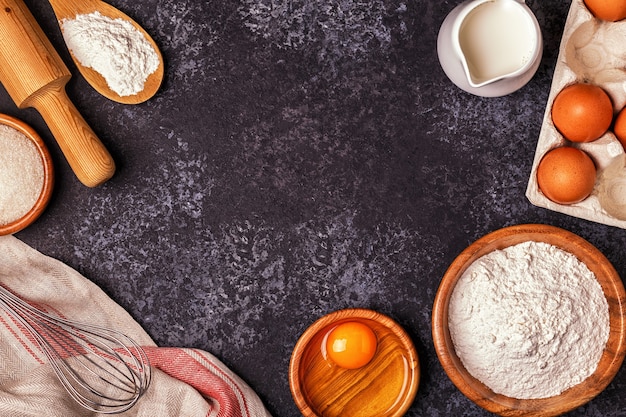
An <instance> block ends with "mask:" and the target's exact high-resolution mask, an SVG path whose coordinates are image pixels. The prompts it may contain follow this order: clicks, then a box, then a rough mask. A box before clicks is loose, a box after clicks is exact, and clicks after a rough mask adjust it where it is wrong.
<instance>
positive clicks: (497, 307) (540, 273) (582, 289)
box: [448, 241, 609, 399]
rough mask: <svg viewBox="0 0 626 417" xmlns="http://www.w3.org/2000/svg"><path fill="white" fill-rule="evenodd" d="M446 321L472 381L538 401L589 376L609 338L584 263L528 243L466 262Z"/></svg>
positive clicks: (604, 307) (596, 288) (604, 309)
mask: <svg viewBox="0 0 626 417" xmlns="http://www.w3.org/2000/svg"><path fill="white" fill-rule="evenodd" d="M448 324H449V328H450V336H451V337H452V341H453V343H454V347H455V351H456V353H457V355H458V356H459V358H460V359H461V361H462V363H463V365H464V366H465V368H466V369H467V371H468V372H469V373H470V374H472V375H473V376H474V377H475V378H476V379H478V380H480V381H481V382H483V383H484V384H485V385H487V386H488V387H489V388H491V390H492V391H494V392H496V393H499V394H502V395H506V396H508V397H512V398H518V399H539V398H547V397H551V396H554V395H558V394H560V393H561V392H563V391H565V390H567V389H568V388H570V387H572V386H574V385H576V384H578V383H580V382H582V381H583V380H585V379H586V378H587V377H588V376H589V375H591V374H592V373H593V372H594V371H595V369H596V368H597V365H598V362H599V361H600V357H601V356H602V352H603V350H604V347H605V345H606V342H607V340H608V337H609V309H608V303H607V301H606V297H605V296H604V294H603V292H602V288H601V286H600V284H599V283H598V281H597V280H596V279H595V275H594V274H593V272H591V271H590V270H589V269H588V268H587V266H586V265H585V264H583V263H582V262H580V261H579V260H578V259H577V258H576V257H575V256H574V255H572V254H570V253H568V252H565V251H563V250H561V249H559V248H557V247H555V246H553V245H549V244H547V243H543V242H531V241H529V242H523V243H520V244H517V245H514V246H511V247H508V248H506V249H503V250H496V251H494V252H491V253H489V254H487V255H485V256H483V257H481V258H479V259H477V260H476V261H475V262H473V263H472V265H470V267H469V268H468V269H467V270H466V271H465V273H464V274H463V276H462V277H461V278H460V279H459V281H458V283H457V284H456V286H455V288H454V291H453V293H452V296H451V299H450V305H449V317H448Z"/></svg>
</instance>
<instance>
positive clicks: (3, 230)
mask: <svg viewBox="0 0 626 417" xmlns="http://www.w3.org/2000/svg"><path fill="white" fill-rule="evenodd" d="M0 124H3V125H6V126H9V127H12V128H14V129H15V130H17V131H19V132H20V133H22V134H24V135H25V136H26V137H27V138H29V139H30V140H31V141H32V142H33V143H34V144H35V146H36V148H37V151H38V152H39V155H40V156H41V162H42V165H43V175H44V180H43V186H42V188H41V193H40V194H39V197H38V198H37V201H35V204H34V205H33V206H32V207H31V208H30V210H29V211H28V212H27V213H26V214H24V215H23V216H22V217H20V218H19V219H16V220H15V221H13V222H11V223H7V224H5V225H1V226H0V236H3V235H9V234H13V233H17V232H19V231H20V230H23V229H25V228H26V227H28V226H30V225H31V224H32V223H33V222H34V221H35V220H37V219H38V218H39V216H40V215H41V214H42V213H43V211H44V210H45V208H46V207H47V206H48V203H49V202H50V198H51V196H52V189H53V188H54V166H53V163H52V157H51V156H50V152H49V151H48V148H47V147H46V144H45V143H44V141H43V140H42V139H41V137H40V136H39V134H38V133H37V132H35V130H34V129H33V128H32V127H30V126H29V125H28V124H26V123H25V122H23V121H21V120H19V119H17V118H15V117H12V116H9V115H7V114H3V113H0Z"/></svg>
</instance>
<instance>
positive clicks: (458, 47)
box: [437, 0, 543, 96]
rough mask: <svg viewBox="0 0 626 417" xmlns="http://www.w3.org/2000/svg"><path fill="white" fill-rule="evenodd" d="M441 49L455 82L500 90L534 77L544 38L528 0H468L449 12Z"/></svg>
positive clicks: (481, 91)
mask: <svg viewBox="0 0 626 417" xmlns="http://www.w3.org/2000/svg"><path fill="white" fill-rule="evenodd" d="M437 49H438V54H439V58H440V62H441V64H442V67H443V69H444V71H445V72H446V74H447V75H448V77H449V78H450V79H451V80H452V81H453V82H454V83H455V84H457V85H458V86H459V87H461V88H463V89H465V90H467V91H470V92H472V93H474V94H477V95H484V96H498V95H504V94H508V93H510V92H512V91H515V90H517V89H519V88H521V87H522V86H523V85H525V84H526V83H527V82H528V81H529V80H530V78H532V76H533V75H534V73H535V72H536V70H537V68H538V66H539V62H540V61H541V56H542V53H543V39H542V36H541V28H540V27H539V23H538V22H537V19H536V17H535V15H534V14H533V12H532V11H531V10H530V8H529V7H528V6H527V5H526V3H525V1H524V0H468V1H465V2H464V3H461V4H460V5H459V6H457V7H456V8H455V9H454V10H453V11H452V12H450V14H449V15H448V16H447V17H446V20H445V21H444V23H443V24H442V27H441V30H440V32H439V38H438V40H437Z"/></svg>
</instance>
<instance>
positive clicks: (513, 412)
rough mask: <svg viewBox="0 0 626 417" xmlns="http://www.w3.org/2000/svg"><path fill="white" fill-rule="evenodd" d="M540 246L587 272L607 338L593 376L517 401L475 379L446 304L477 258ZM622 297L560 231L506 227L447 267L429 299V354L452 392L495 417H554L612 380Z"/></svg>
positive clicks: (606, 272)
mask: <svg viewBox="0 0 626 417" xmlns="http://www.w3.org/2000/svg"><path fill="white" fill-rule="evenodd" d="M528 241H535V242H545V243H548V244H550V245H553V246H556V247H557V248H559V249H561V250H563V251H565V252H569V253H570V254H573V255H574V256H576V258H578V260H579V261H580V262H582V263H584V264H585V265H586V266H587V267H588V269H589V270H590V271H591V272H593V274H594V275H595V279H596V280H597V281H598V283H599V284H600V287H601V288H602V292H603V293H604V296H605V298H606V301H607V303H608V308H609V326H610V328H609V335H608V340H607V343H606V345H605V347H604V350H603V351H602V354H601V357H600V360H599V363H598V365H597V367H596V369H595V371H594V372H593V373H592V374H591V375H589V376H588V377H587V378H586V379H584V380H583V381H582V382H580V383H578V384H577V385H574V386H572V387H570V388H569V389H566V390H565V391H563V392H562V393H561V394H558V395H555V396H551V397H547V398H539V399H517V398H512V397H508V396H505V395H501V394H497V393H495V392H494V391H493V390H492V389H491V388H489V387H488V386H486V385H485V384H483V383H482V382H481V381H479V380H478V379H476V378H475V377H474V376H473V375H472V374H471V373H469V372H468V371H467V369H466V368H465V367H464V366H463V363H462V361H461V359H460V358H459V356H458V355H457V353H456V352H455V345H454V343H453V341H452V338H451V335H450V330H449V327H448V320H449V315H448V314H449V305H450V299H451V296H452V293H453V290H454V288H455V285H456V284H457V283H458V282H459V279H460V278H461V276H462V275H463V273H464V272H465V271H466V270H467V268H468V267H469V266H470V265H471V264H472V263H473V262H474V261H476V260H477V259H479V258H480V257H482V256H484V255H486V254H489V253H491V252H493V251H494V250H498V249H505V248H507V247H509V246H513V245H517V244H519V243H522V242H528ZM625 301H626V293H625V291H624V286H623V284H622V281H621V279H620V277H619V275H618V274H617V272H616V271H615V268H614V267H613V266H612V265H611V263H610V262H609V260H608V259H607V258H606V257H605V256H604V255H603V254H602V253H601V252H600V251H599V250H598V249H597V248H595V247H594V246H593V245H592V244H590V243H589V242H587V241H586V240H585V239H583V238H581V237H579V236H577V235H575V234H573V233H571V232H568V231H566V230H563V229H560V228H557V227H553V226H548V225H540V224H527V225H517V226H511V227H507V228H504V229H500V230H497V231H495V232H492V233H490V234H487V235H486V236H484V237H482V238H480V239H478V240H477V241H475V242H474V243H472V244H471V245H470V246H468V247H467V248H466V249H465V250H464V251H463V252H461V254H460V255H459V256H458V257H457V258H456V259H455V260H454V261H453V262H452V264H451V265H450V267H449V268H448V270H447V271H446V273H445V274H444V276H443V279H442V281H441V283H440V286H439V289H438V291H437V294H436V296H435V301H434V305H433V313H432V333H433V340H434V344H435V350H436V352H437V356H438V358H439V361H440V362H441V365H442V366H443V368H444V370H445V372H446V374H447V375H448V377H449V378H450V380H451V381H452V382H453V383H454V385H456V387H457V388H458V389H459V390H460V391H461V392H462V393H463V394H464V395H465V396H466V397H468V398H469V399H470V400H472V401H473V402H474V403H476V404H477V405H479V406H480V407H482V408H484V409H486V410H488V411H490V412H492V413H495V414H498V415H501V416H557V415H561V414H564V413H567V412H569V411H571V410H573V409H575V408H577V407H580V406H581V405H583V404H585V403H587V402H589V401H591V400H592V399H593V398H594V397H596V396H597V395H598V394H600V393H601V392H602V391H603V390H604V389H605V388H606V387H607V385H608V384H609V383H610V382H611V381H612V379H613V378H614V376H615V375H616V373H617V372H618V370H619V369H620V367H621V365H622V362H623V360H624V355H625V352H626V351H625V348H626V346H625V343H624V342H625V341H626V338H625V328H624V318H625V315H626V314H625V307H624V303H625Z"/></svg>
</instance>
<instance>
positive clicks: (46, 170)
mask: <svg viewBox="0 0 626 417" xmlns="http://www.w3.org/2000/svg"><path fill="white" fill-rule="evenodd" d="M53 186H54V167H53V163H52V158H51V156H50V153H49V152H48V148H47V147H46V145H45V143H44V142H43V140H42V139H41V137H40V136H39V135H38V134H37V132H35V130H34V129H33V128H31V127H30V126H29V125H27V124H26V123H24V122H22V121H21V120H19V119H16V118H14V117H11V116H8V115H6V114H0V189H1V190H2V193H1V194H0V236H1V235H8V234H13V233H17V232H19V231H20V230H22V229H24V228H26V227H28V226H30V225H31V224H32V223H33V222H35V220H37V219H38V218H39V216H40V215H41V214H42V213H43V211H44V210H45V208H46V207H47V205H48V203H49V201H50V198H51V196H52V190H53Z"/></svg>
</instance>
